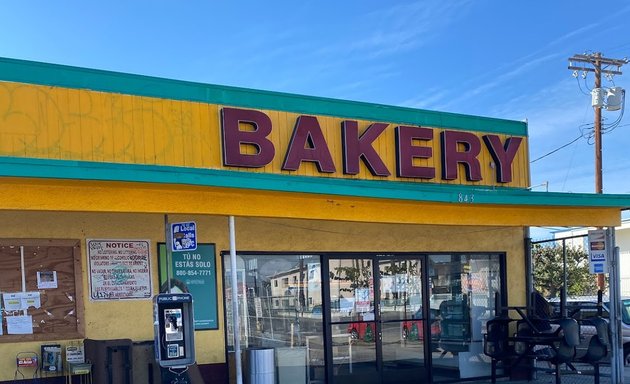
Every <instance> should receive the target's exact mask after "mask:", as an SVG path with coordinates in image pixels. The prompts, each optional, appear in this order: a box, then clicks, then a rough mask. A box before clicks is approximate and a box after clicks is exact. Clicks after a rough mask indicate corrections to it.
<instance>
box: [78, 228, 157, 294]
mask: <svg viewBox="0 0 630 384" xmlns="http://www.w3.org/2000/svg"><path fill="white" fill-rule="evenodd" d="M87 257H88V270H89V281H90V300H125V299H151V297H152V296H153V293H152V291H151V266H150V260H151V254H150V242H149V241H148V240H94V239H88V240H87Z"/></svg>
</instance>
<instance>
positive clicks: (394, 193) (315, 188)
mask: <svg viewBox="0 0 630 384" xmlns="http://www.w3.org/2000/svg"><path fill="white" fill-rule="evenodd" d="M0 177H26V178H41V179H70V180H90V181H123V182H141V183H155V184H182V185H194V186H205V187H222V188H237V189H250V190H264V191H276V192H296V193H311V194H320V195H336V196H350V197H365V198H379V199H391V200H410V201H418V202H420V201H421V202H435V203H455V204H477V205H479V204H481V205H487V204H494V205H523V206H549V207H552V206H564V207H597V208H605V207H608V208H621V209H623V208H628V207H630V195H597V194H586V193H557V192H534V191H530V190H528V189H520V188H489V187H476V186H469V185H452V184H441V185H436V184H420V183H410V182H391V181H375V180H355V179H337V178H317V177H307V176H291V175H277V174H265V173H251V172H240V171H226V170H212V169H198V168H185V167H172V166H155V165H136V164H117V163H99V162H87V161H71V160H48V159H29V158H16V157H0Z"/></svg>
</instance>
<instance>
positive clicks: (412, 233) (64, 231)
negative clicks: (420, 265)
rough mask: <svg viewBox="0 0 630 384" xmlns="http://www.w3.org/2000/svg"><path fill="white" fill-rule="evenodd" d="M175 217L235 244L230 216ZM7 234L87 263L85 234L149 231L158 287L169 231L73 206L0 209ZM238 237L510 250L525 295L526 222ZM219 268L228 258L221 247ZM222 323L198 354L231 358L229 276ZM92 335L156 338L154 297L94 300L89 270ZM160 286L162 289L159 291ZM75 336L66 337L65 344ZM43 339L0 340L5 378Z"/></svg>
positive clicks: (243, 241) (254, 224) (257, 227)
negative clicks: (69, 247) (50, 245)
mask: <svg viewBox="0 0 630 384" xmlns="http://www.w3.org/2000/svg"><path fill="white" fill-rule="evenodd" d="M169 219H170V220H171V221H173V222H175V221H178V220H180V221H183V220H195V221H196V222H197V225H198V228H199V233H198V237H199V241H200V242H207V243H216V247H217V252H220V251H225V250H228V249H229V238H228V220H227V217H225V216H207V215H204V216H201V215H186V216H178V215H171V216H169ZM0 220H2V222H4V223H12V225H10V226H7V225H5V226H2V227H1V228H0V238H33V237H35V238H64V239H65V238H72V239H79V240H80V241H81V246H82V249H81V253H82V258H81V260H82V263H83V265H82V268H83V270H84V271H85V269H86V254H85V239H86V238H107V239H150V240H151V243H152V248H151V255H152V260H151V268H152V275H153V287H154V290H155V288H156V287H157V278H158V272H157V267H158V266H157V249H156V245H157V242H161V241H163V239H164V228H163V225H164V216H163V215H160V214H130V213H71V212H27V211H20V212H18V211H0ZM236 244H237V249H238V250H241V251H310V252H317V251H322V252H324V251H341V252H343V251H357V252H361V251H365V252H396V251H399V252H413V251H418V252H430V251H435V252H437V251H458V252H459V251H487V252H506V253H507V259H508V263H507V268H508V270H507V273H508V276H510V278H509V281H507V282H505V283H507V284H508V292H509V297H508V300H509V302H510V304H512V305H520V304H523V303H524V300H525V298H524V294H523V292H524V279H525V276H524V273H523V271H524V261H523V257H524V256H523V230H522V228H520V227H491V226H487V227H472V226H470V227H468V226H428V225H408V224H367V223H356V222H342V221H336V222H332V221H319V220H297V219H293V220H290V219H272V218H244V217H237V218H236ZM217 268H218V271H219V272H220V271H221V258H220V257H219V255H218V254H217ZM217 282H218V287H217V288H218V292H219V298H218V303H219V324H220V328H219V330H216V331H202V332H197V333H196V339H195V341H196V347H197V361H198V362H199V363H202V364H207V363H222V362H224V361H225V346H224V324H223V313H224V312H223V302H222V295H221V293H220V292H222V289H223V282H222V279H221V278H220V277H219V278H218V281H217ZM82 284H83V288H84V290H83V291H84V302H85V329H86V335H85V336H86V337H87V338H93V339H117V338H131V339H133V340H134V341H142V340H151V339H152V338H153V325H152V303H151V301H149V300H133V301H121V302H90V300H89V298H88V296H87V292H88V286H87V284H88V282H87V275H86V274H85V272H84V273H83V281H82ZM154 292H155V291H154ZM67 342H68V341H62V342H61V343H62V344H65V343H67ZM41 344H43V343H42V342H37V343H35V342H29V343H0V381H3V380H11V379H12V378H13V372H14V371H15V355H16V354H17V353H18V352H20V351H25V350H38V349H39V345H41Z"/></svg>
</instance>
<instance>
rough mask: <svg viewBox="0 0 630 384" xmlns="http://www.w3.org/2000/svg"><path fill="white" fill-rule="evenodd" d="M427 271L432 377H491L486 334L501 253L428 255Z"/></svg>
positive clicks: (496, 290) (497, 285)
mask: <svg viewBox="0 0 630 384" xmlns="http://www.w3.org/2000/svg"><path fill="white" fill-rule="evenodd" d="M429 271H430V273H429V279H430V288H431V290H430V293H431V296H430V298H429V302H430V307H431V311H430V316H431V321H432V331H431V345H432V350H433V374H434V378H433V380H434V381H436V382H437V381H444V380H453V379H454V378H455V379H459V378H470V377H479V376H487V375H489V374H490V360H489V358H488V357H487V356H485V355H484V354H483V334H484V333H485V325H486V322H487V321H488V319H490V318H491V317H492V316H493V314H494V296H495V293H496V292H499V291H500V289H501V287H500V284H501V281H500V274H499V271H500V260H499V255H495V254H493V255H483V254H474V255H462V254H455V255H430V256H429ZM433 328H435V329H436V332H435V333H434V331H433Z"/></svg>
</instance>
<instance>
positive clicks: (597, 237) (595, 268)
mask: <svg viewBox="0 0 630 384" xmlns="http://www.w3.org/2000/svg"><path fill="white" fill-rule="evenodd" d="M607 252H608V250H607V249H606V231H605V230H603V229H596V230H592V231H588V260H589V270H590V272H591V273H592V274H597V273H608V258H607Z"/></svg>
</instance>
